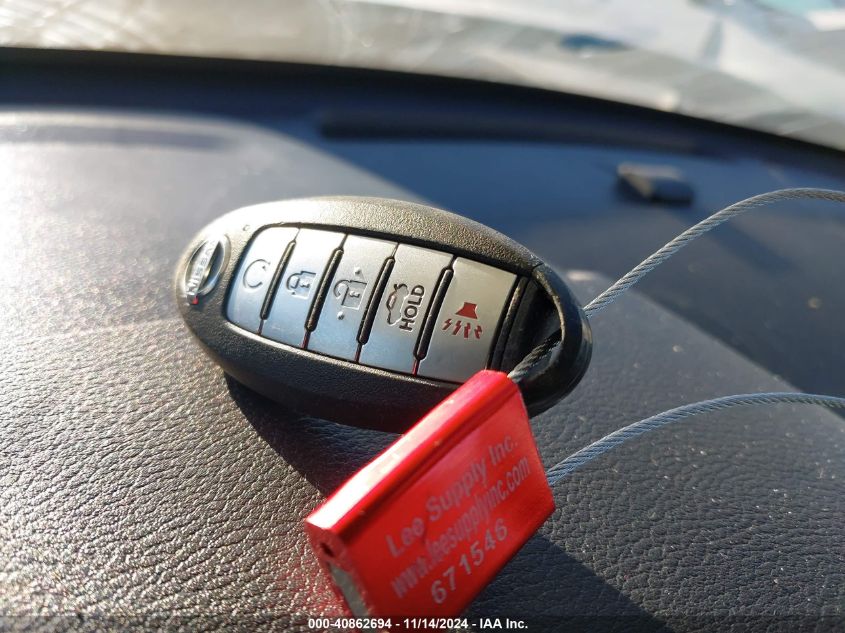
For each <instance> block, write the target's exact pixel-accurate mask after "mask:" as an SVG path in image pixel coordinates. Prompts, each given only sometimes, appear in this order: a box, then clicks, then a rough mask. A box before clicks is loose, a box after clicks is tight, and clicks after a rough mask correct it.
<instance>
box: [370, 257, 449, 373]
mask: <svg viewBox="0 0 845 633" xmlns="http://www.w3.org/2000/svg"><path fill="white" fill-rule="evenodd" d="M395 259H396V263H395V264H394V266H393V270H392V271H391V273H390V278H389V279H388V280H387V285H386V286H385V288H384V293H383V294H382V296H381V297H379V298H378V301H379V304H378V309H377V311H376V316H375V319H374V320H373V328H372V330H371V331H370V338H369V340H368V341H367V343H366V345H364V347H363V348H362V349H361V357H360V359H359V361H360V362H361V363H363V364H365V365H370V366H372V367H381V368H384V369H392V370H394V371H402V372H406V373H411V372H412V371H413V369H414V361H415V358H414V347H415V346H416V343H417V339H419V335H420V331H421V330H422V327H423V321H424V320H425V315H426V312H427V311H428V306H429V304H430V303H431V299H432V297H433V296H434V292H435V290H436V286H437V280H438V279H439V277H440V273H441V272H442V271H443V269H444V268H446V267H448V266H449V263H450V262H451V261H452V256H451V255H447V254H446V253H439V252H437V251H430V250H428V249H425V248H418V247H416V246H408V245H407V244H400V245H399V247H398V248H397V249H396V256H395Z"/></svg>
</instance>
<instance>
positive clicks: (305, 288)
mask: <svg viewBox="0 0 845 633" xmlns="http://www.w3.org/2000/svg"><path fill="white" fill-rule="evenodd" d="M343 237H344V235H343V233H333V232H329V231H314V230H312V229H300V231H299V234H298V235H297V236H296V243H295V244H294V247H293V253H292V254H291V256H290V260H288V263H287V265H286V266H285V270H284V271H282V277H281V279H280V280H279V286H278V288H277V289H276V296H275V297H274V298H273V304H272V305H271V306H270V313H269V314H268V315H267V319H265V321H264V324H263V325H262V326H261V335H262V336H266V337H267V338H270V339H273V340H274V341H279V342H280V343H287V344H288V345H295V346H297V347H301V346H302V341H303V339H304V338H305V320H306V319H307V318H308V312H309V311H310V309H311V304H312V303H314V298H315V297H316V295H317V290H318V288H319V287H320V282H321V281H322V279H323V274H324V273H325V272H326V266H328V263H329V260H330V259H331V257H332V253H334V251H335V250H336V249H337V248H338V247H339V246H340V243H341V242H342V241H343Z"/></svg>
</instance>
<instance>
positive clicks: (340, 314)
mask: <svg viewBox="0 0 845 633" xmlns="http://www.w3.org/2000/svg"><path fill="white" fill-rule="evenodd" d="M395 248H396V243H395V242H385V241H384V240H375V239H372V238H368V237H358V236H357V235H350V236H348V237H347V238H346V241H345V242H344V243H343V256H342V257H341V259H340V263H339V264H338V267H337V271H336V272H335V274H334V277H333V278H332V280H331V282H330V284H329V286H328V292H327V293H326V299H325V303H323V309H322V311H321V312H320V319H319V321H318V322H317V328H316V329H315V330H314V331H313V332H311V336H310V337H309V339H308V349H310V350H313V351H315V352H320V353H322V354H328V355H329V356H336V357H338V358H345V359H347V360H355V356H356V355H357V353H358V330H359V329H360V327H361V321H362V320H363V318H364V312H365V311H366V309H367V305H368V304H369V302H370V297H371V296H372V294H373V289H374V287H375V285H376V281H377V280H378V275H379V272H381V269H382V266H384V262H385V260H387V258H388V257H390V256H391V255H392V254H393V251H394V249H395Z"/></svg>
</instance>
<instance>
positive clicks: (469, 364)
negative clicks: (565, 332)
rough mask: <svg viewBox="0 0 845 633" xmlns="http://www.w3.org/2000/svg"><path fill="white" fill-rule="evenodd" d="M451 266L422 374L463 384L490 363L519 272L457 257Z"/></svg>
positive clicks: (419, 371)
mask: <svg viewBox="0 0 845 633" xmlns="http://www.w3.org/2000/svg"><path fill="white" fill-rule="evenodd" d="M452 270H453V271H454V275H453V277H452V281H451V282H450V283H449V288H448V289H447V290H446V296H445V297H444V298H443V304H442V305H441V307H440V313H439V314H438V315H437V321H436V322H435V324H434V330H433V332H432V335H431V342H430V343H429V346H428V352H427V353H426V355H425V358H423V359H422V360H421V361H420V366H419V370H418V371H417V374H418V375H420V376H425V377H427V378H439V379H441V380H452V381H455V382H463V381H464V380H466V379H467V378H469V377H470V376H472V375H473V374H474V373H475V372H477V371H479V370H481V369H484V368H485V367H486V366H487V359H488V357H489V355H490V347H491V346H492V344H493V337H494V335H495V334H496V328H497V327H498V325H499V320H500V319H501V318H502V312H503V311H504V309H505V304H506V303H507V301H508V299H509V298H510V294H511V290H512V289H513V284H514V281H515V280H516V276H515V275H512V274H511V273H507V272H505V271H503V270H499V269H498V268H493V267H492V266H486V265H485V264H479V263H478V262H473V261H470V260H468V259H456V260H455V263H454V264H453V265H452Z"/></svg>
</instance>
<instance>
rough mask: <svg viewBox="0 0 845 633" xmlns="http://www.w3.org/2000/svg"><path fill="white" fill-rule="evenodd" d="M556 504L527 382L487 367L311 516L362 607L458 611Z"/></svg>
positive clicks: (376, 612) (330, 565)
mask: <svg viewBox="0 0 845 633" xmlns="http://www.w3.org/2000/svg"><path fill="white" fill-rule="evenodd" d="M552 510H554V501H553V499H552V493H551V490H550V489H549V485H548V483H547V482H546V477H545V474H544V472H543V465H542V463H541V462H540V456H539V455H538V453H537V447H536V445H535V443H534V438H533V436H532V434H531V427H530V425H529V423H528V414H527V413H526V410H525V405H524V404H523V402H522V396H521V395H520V392H519V389H518V388H517V387H516V385H515V384H514V383H513V382H512V381H511V380H510V379H509V378H508V377H507V376H506V375H505V374H503V373H501V372H495V371H482V372H479V373H478V374H476V375H475V376H473V377H472V378H471V379H470V380H469V381H467V382H466V383H465V384H464V385H463V386H462V387H460V388H459V389H458V390H457V391H455V392H454V393H453V394H452V395H451V396H449V397H448V398H447V399H446V400H444V401H443V402H441V403H440V404H439V405H437V407H435V408H434V409H432V410H431V411H430V412H429V413H428V414H427V415H426V416H425V417H424V418H423V419H422V420H420V421H419V422H418V423H417V424H416V425H415V426H414V427H413V428H412V429H411V430H410V431H408V432H407V433H406V434H405V435H404V436H403V437H401V438H400V439H399V440H398V441H396V443H394V444H393V445H392V446H390V447H389V448H388V449H387V450H385V451H384V452H383V453H382V454H381V455H379V456H378V457H376V458H375V459H374V460H373V461H372V462H370V463H369V464H368V465H367V466H365V467H364V468H363V469H361V470H360V471H358V473H356V474H355V475H353V476H352V478H351V479H349V481H347V482H346V483H345V484H344V485H343V486H341V488H340V489H338V490H337V491H336V492H335V493H334V494H333V495H332V496H331V497H330V498H329V499H328V500H327V501H326V502H325V503H324V504H323V505H322V506H321V507H319V508H318V509H317V510H315V511H314V512H313V513H312V514H311V515H310V516H309V517H308V518H307V519H306V529H307V531H308V535H309V538H310V540H311V544H312V547H313V548H314V551H315V552H316V554H317V556H318V558H319V559H320V562H321V564H322V566H323V568H324V569H325V570H326V572H327V573H328V575H329V577H330V578H332V580H333V585H334V588H335V590H336V591H337V593H338V594H339V595H340V596H341V597H342V598H343V599H344V600H345V601H346V604H347V605H348V606H349V609H350V611H351V613H352V614H353V615H356V616H359V617H364V616H379V617H381V616H384V617H389V616H393V617H395V616H404V615H409V616H432V617H434V616H447V617H448V616H455V615H459V614H460V613H461V611H462V610H463V609H464V608H465V607H466V606H467V605H468V604H469V603H470V602H471V601H472V599H473V598H474V597H475V596H476V595H477V594H478V593H479V592H480V591H481V590H482V589H483V588H484V587H485V586H486V585H487V584H488V583H489V582H490V581H491V580H492V579H493V577H494V576H495V575H496V573H497V572H498V571H499V570H500V569H501V568H502V567H503V566H504V565H505V563H507V562H508V560H510V558H511V557H513V556H514V554H516V552H517V551H518V550H519V549H520V547H522V545H523V544H524V543H525V542H526V541H527V540H528V539H529V538H530V537H531V535H532V534H534V532H535V531H536V530H537V528H538V527H540V525H541V524H542V523H543V521H545V520H546V518H547V517H548V516H549V515H550V514H551V513H552Z"/></svg>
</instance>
